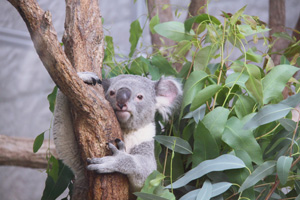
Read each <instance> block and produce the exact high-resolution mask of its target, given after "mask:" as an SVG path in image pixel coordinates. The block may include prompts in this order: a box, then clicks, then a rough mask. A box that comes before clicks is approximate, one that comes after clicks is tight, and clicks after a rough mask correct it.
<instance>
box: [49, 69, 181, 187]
mask: <svg viewBox="0 0 300 200" xmlns="http://www.w3.org/2000/svg"><path fill="white" fill-rule="evenodd" d="M78 75H79V77H80V78H81V79H82V80H83V81H84V82H85V83H87V84H96V83H100V82H101V81H100V79H99V78H98V77H97V76H96V75H95V74H94V73H91V72H80V73H78ZM102 85H103V88H104V92H105V98H106V99H107V100H108V101H109V102H110V104H111V106H112V108H113V110H114V112H115V114H116V117H117V119H118V121H119V123H120V127H121V129H122V132H123V137H124V141H121V140H120V139H116V143H117V147H116V146H115V145H113V144H112V143H108V147H109V149H110V150H111V151H112V155H111V156H105V157H102V158H89V159H88V163H89V165H88V166H87V169H88V170H93V171H95V172H97V173H112V172H119V173H122V174H125V175H127V177H128V179H129V183H130V190H131V192H135V191H139V190H140V189H141V188H142V187H143V185H144V182H145V180H146V178H147V176H148V175H149V174H150V173H152V172H153V171H154V170H156V160H155V156H154V139H153V137H154V136H155V134H156V127H155V121H154V120H155V119H154V118H155V113H156V112H157V111H158V112H159V113H160V114H161V116H162V118H163V119H164V120H168V118H169V116H170V115H171V114H172V113H173V112H174V111H175V109H176V108H177V107H178V105H179V104H180V100H181V97H182V86H181V83H180V82H179V81H177V80H176V79H175V78H173V77H162V78H161V79H160V80H158V81H152V80H150V79H148V78H146V77H142V76H136V75H119V76H116V77H113V78H110V79H105V80H103V81H102ZM53 135H54V142H55V145H56V149H57V152H58V156H59V158H60V159H62V160H63V162H64V163H65V164H66V165H68V166H69V167H70V168H71V169H72V171H73V172H74V174H75V178H76V182H80V183H81V185H82V186H84V185H85V184H86V183H85V176H84V170H85V169H84V166H83V164H82V163H81V161H80V157H79V152H78V147H77V143H76V141H75V137H74V133H73V129H72V123H71V117H70V112H69V108H68V100H67V98H66V97H65V96H64V95H63V94H62V93H61V92H58V94H57V100H56V107H55V112H54V124H53Z"/></svg>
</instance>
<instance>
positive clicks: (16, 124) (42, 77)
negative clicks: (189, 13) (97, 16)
mask: <svg viewBox="0 0 300 200" xmlns="http://www.w3.org/2000/svg"><path fill="white" fill-rule="evenodd" d="M38 2H39V4H40V5H41V7H42V8H43V9H44V10H50V12H51V13H52V18H53V22H54V27H55V29H56V31H57V33H58V38H59V40H61V37H62V34H63V28H64V12H65V8H64V6H65V3H64V1H62V0H52V1H49V0H38ZM268 2H269V1H268V0H261V1H256V0H248V1H245V0H226V1H225V0H223V1H221V0H212V1H211V3H210V5H209V9H208V11H209V13H210V14H212V15H214V16H217V15H218V16H219V15H220V14H221V11H225V12H232V13H234V12H236V11H237V10H238V9H240V8H241V7H243V6H244V5H246V4H248V7H247V9H246V11H245V13H246V14H249V15H257V16H259V17H260V19H261V20H263V21H266V22H267V21H268ZM188 3H189V1H188V0H171V4H172V5H173V7H175V9H176V8H179V10H181V11H182V12H183V13H182V15H181V17H180V18H179V19H176V18H175V19H176V20H179V21H183V20H184V18H185V17H186V6H187V5H188ZM100 8H101V12H102V16H103V17H104V27H105V34H109V35H111V36H113V39H114V43H115V45H116V46H117V47H118V48H116V51H117V52H118V53H123V54H126V55H128V52H129V49H130V43H129V28H130V23H131V22H132V21H134V20H135V19H137V18H139V19H140V22H141V24H143V23H144V22H145V20H146V16H147V9H146V6H145V3H144V1H142V0H137V2H136V3H135V4H134V3H133V0H114V1H108V0H103V1H101V2H100ZM175 9H174V10H175ZM286 11H287V12H286V14H287V20H286V25H287V26H288V27H291V28H293V27H294V26H295V24H296V20H297V19H298V16H299V11H300V1H299V0H287V1H286ZM142 42H143V44H144V45H150V36H149V30H148V29H146V30H145V31H144V33H143V38H142ZM53 87H54V83H53V82H52V80H51V78H50V77H49V75H48V73H47V71H46V70H45V69H44V67H43V65H42V63H41V61H40V60H39V58H38V56H37V54H36V52H35V50H34V48H33V45H32V42H31V40H30V37H29V34H28V31H27V28H26V26H25V23H24V22H23V20H22V19H21V17H20V16H19V14H18V13H17V11H16V10H15V8H13V7H12V6H11V5H10V4H9V3H8V2H7V1H0V134H4V135H9V136H21V137H31V138H34V137H36V136H37V135H38V134H40V133H41V132H43V131H45V130H47V129H48V128H49V126H50V121H51V117H52V114H51V112H50V111H49V109H48V101H47V95H48V94H49V93H50V92H51V91H52V89H53ZM45 179H46V174H45V172H44V171H43V170H36V169H27V168H20V167H7V166H0V199H2V200H19V199H20V200H35V199H40V197H41V195H42V192H43V188H44V183H45Z"/></svg>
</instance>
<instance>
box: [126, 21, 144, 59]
mask: <svg viewBox="0 0 300 200" xmlns="http://www.w3.org/2000/svg"><path fill="white" fill-rule="evenodd" d="M142 33H143V29H142V28H141V25H140V22H139V20H138V19H137V20H135V21H133V22H132V23H131V25H130V37H129V42H130V44H131V47H130V53H129V57H132V56H133V53H134V52H135V49H136V46H137V44H138V42H139V39H140V37H141V36H142Z"/></svg>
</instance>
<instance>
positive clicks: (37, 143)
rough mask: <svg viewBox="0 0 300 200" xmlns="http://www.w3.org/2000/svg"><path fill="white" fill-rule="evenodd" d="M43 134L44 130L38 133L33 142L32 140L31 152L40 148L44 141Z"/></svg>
mask: <svg viewBox="0 0 300 200" xmlns="http://www.w3.org/2000/svg"><path fill="white" fill-rule="evenodd" d="M44 134H45V132H42V133H41V134H39V135H38V136H37V137H36V138H35V140H34V142H33V153H36V152H37V151H38V150H39V149H40V148H41V146H42V145H43V142H44Z"/></svg>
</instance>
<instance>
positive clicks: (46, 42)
mask: <svg viewBox="0 0 300 200" xmlns="http://www.w3.org/2000/svg"><path fill="white" fill-rule="evenodd" d="M8 1H9V2H10V3H11V4H12V5H13V6H14V7H15V8H16V9H17V10H18V11H19V13H20V15H21V16H22V18H23V20H24V21H25V23H26V25H27V28H28V30H29V33H30V35H31V39H32V41H33V43H34V47H35V49H36V51H37V53H38V55H39V57H40V59H41V61H42V62H43V64H44V66H45V68H46V69H47V71H48V73H49V74H50V76H51V78H52V79H53V81H54V82H55V83H56V84H57V85H58V87H59V88H60V90H61V91H62V92H63V93H64V94H65V95H66V96H67V97H68V99H69V101H70V103H71V105H72V108H73V109H72V113H73V119H74V120H73V123H74V130H75V134H76V137H77V140H78V144H79V147H80V150H81V158H82V161H83V163H84V164H85V165H86V164H87V163H86V158H88V157H102V156H104V155H106V154H107V153H108V152H107V150H106V148H105V147H106V145H105V143H106V142H107V141H113V140H114V139H115V138H121V136H122V135H121V131H120V128H119V124H118V121H117V119H116V117H115V115H114V112H113V110H112V108H111V107H110V105H109V103H108V102H107V101H106V100H105V98H104V94H103V89H102V87H99V86H96V87H90V86H87V85H85V84H84V83H83V82H82V81H81V80H80V79H79V77H78V76H77V73H76V71H75V69H74V68H73V67H75V68H76V69H77V70H78V71H83V70H93V71H95V72H96V73H97V74H98V75H99V76H100V75H101V74H100V72H101V66H102V65H101V62H102V58H103V35H102V32H101V27H102V25H101V18H100V12H99V8H98V4H97V1H96V0H90V1H89V0H81V1H79V0H76V1H75V0H74V1H71V0H67V1H66V6H67V7H66V10H67V13H66V23H68V24H66V27H67V29H66V32H65V36H64V41H65V42H66V46H65V48H66V52H67V55H68V57H69V59H70V60H69V59H68V58H67V56H66V54H65V53H64V51H63V49H62V47H61V46H60V43H59V42H58V40H57V34H56V31H55V30H54V28H53V25H52V19H51V14H50V12H49V11H46V12H45V11H43V10H42V9H41V8H40V7H39V5H38V4H37V2H36V1H35V0H8ZM76 18H77V19H76ZM97 18H98V20H96V19H97ZM77 20H78V21H77ZM99 20H100V23H99ZM72 23H73V24H72ZM68 26H69V27H70V28H69V27H68ZM94 28H95V29H94ZM99 30H100V32H99ZM70 61H71V62H70ZM71 63H72V64H73V65H74V66H72V64H71ZM100 77H101V76H100ZM87 174H88V176H87V177H88V183H89V188H88V189H89V190H88V191H87V190H86V189H85V188H81V189H82V191H81V192H77V193H76V190H77V189H78V190H79V188H75V189H74V193H76V195H75V196H73V199H75V198H76V199H104V198H105V199H119V198H121V199H128V182H127V178H126V177H125V176H124V175H121V174H109V175H101V176H100V175H95V174H94V173H93V172H88V173H87ZM99 176H100V178H99Z"/></svg>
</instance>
